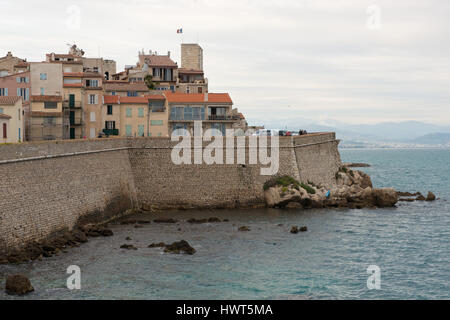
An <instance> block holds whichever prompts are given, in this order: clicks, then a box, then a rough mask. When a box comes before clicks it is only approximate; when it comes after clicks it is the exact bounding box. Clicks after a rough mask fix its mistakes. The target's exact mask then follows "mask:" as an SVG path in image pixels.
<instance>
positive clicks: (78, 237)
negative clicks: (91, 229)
mask: <svg viewBox="0 0 450 320" xmlns="http://www.w3.org/2000/svg"><path fill="white" fill-rule="evenodd" d="M72 236H73V238H74V239H75V241H77V242H80V243H85V242H87V241H88V238H87V237H86V234H85V233H84V232H82V231H81V230H74V231H73V232H72Z"/></svg>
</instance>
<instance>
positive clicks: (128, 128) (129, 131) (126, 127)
mask: <svg viewBox="0 0 450 320" xmlns="http://www.w3.org/2000/svg"><path fill="white" fill-rule="evenodd" d="M125 134H126V135H127V136H128V137H131V136H132V133H131V125H130V124H127V125H126V126H125Z"/></svg>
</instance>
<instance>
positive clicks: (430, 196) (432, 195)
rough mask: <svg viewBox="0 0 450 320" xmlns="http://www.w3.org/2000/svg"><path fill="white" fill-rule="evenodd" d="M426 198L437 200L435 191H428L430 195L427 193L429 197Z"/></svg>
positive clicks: (427, 199)
mask: <svg viewBox="0 0 450 320" xmlns="http://www.w3.org/2000/svg"><path fill="white" fill-rule="evenodd" d="M425 200H426V201H434V200H436V196H435V195H434V193H433V192H431V191H428V195H427V198H426V199H425Z"/></svg>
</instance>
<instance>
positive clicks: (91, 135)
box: [89, 128, 95, 139]
mask: <svg viewBox="0 0 450 320" xmlns="http://www.w3.org/2000/svg"><path fill="white" fill-rule="evenodd" d="M89 136H90V138H91V139H93V138H95V128H91V129H90V130H89Z"/></svg>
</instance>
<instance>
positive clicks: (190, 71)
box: [178, 68, 203, 74]
mask: <svg viewBox="0 0 450 320" xmlns="http://www.w3.org/2000/svg"><path fill="white" fill-rule="evenodd" d="M183 73H184V74H203V70H195V69H187V68H179V69H178V74H183Z"/></svg>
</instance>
